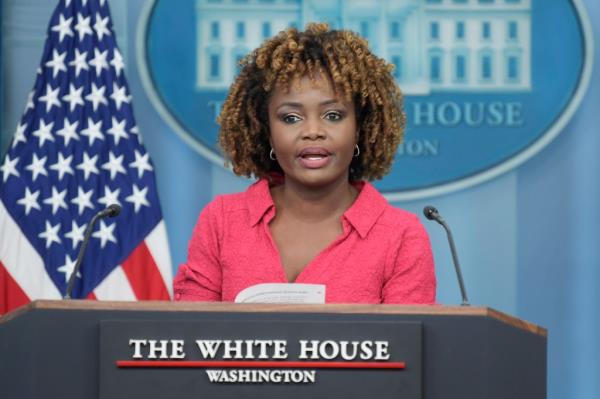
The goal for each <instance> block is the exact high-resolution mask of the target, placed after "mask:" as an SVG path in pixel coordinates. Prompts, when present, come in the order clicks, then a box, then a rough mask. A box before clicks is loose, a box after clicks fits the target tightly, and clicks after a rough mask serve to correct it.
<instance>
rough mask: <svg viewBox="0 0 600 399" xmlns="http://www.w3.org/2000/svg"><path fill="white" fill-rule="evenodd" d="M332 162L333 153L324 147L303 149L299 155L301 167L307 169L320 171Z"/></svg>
mask: <svg viewBox="0 0 600 399" xmlns="http://www.w3.org/2000/svg"><path fill="white" fill-rule="evenodd" d="M330 160H331V153H330V152H329V151H328V150H326V149H325V148H322V147H308V148H303V149H302V150H301V151H300V153H299V154H298V161H299V162H300V165H302V166H303V167H305V168H307V169H319V168H322V167H324V166H325V165H327V164H328V163H329V161H330Z"/></svg>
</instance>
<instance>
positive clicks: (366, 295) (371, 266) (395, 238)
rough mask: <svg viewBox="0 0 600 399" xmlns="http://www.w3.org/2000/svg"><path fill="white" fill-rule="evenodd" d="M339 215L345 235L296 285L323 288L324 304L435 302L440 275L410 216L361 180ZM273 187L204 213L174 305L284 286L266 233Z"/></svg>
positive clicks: (257, 188)
mask: <svg viewBox="0 0 600 399" xmlns="http://www.w3.org/2000/svg"><path fill="white" fill-rule="evenodd" d="M357 188H358V189H359V190H360V193H359V195H358V197H357V199H356V200H355V202H354V204H352V206H351V207H350V208H349V209H348V210H347V211H346V212H345V213H344V214H343V216H342V228H343V232H342V234H341V235H340V236H339V237H338V238H337V239H336V240H335V241H333V242H332V243H331V244H330V245H329V246H328V247H327V248H326V249H324V250H323V251H322V252H321V253H319V254H318V255H317V256H316V257H315V258H314V259H313V260H312V261H311V262H310V263H309V264H308V265H307V266H306V267H305V268H304V270H303V271H302V272H301V273H300V274H299V275H298V277H297V279H296V281H295V282H297V283H309V284H310V283H312V284H324V285H325V286H326V291H325V292H326V293H325V297H326V302H327V303H403V304H433V303H434V302H435V287H436V281H435V274H434V265H433V256H432V254H431V247H430V243H429V237H428V236H427V232H426V231H425V229H424V228H423V226H422V225H421V223H420V222H419V220H418V218H417V217H416V216H415V215H413V214H412V213H409V212H406V211H403V210H401V209H398V208H394V207H392V206H391V205H390V204H389V203H388V202H387V200H386V199H385V198H383V196H382V195H381V194H379V192H378V191H377V190H376V189H375V188H374V187H373V186H372V185H371V184H369V183H360V184H359V185H358V186H357ZM274 217H275V205H274V203H273V199H272V198H271V194H270V191H269V183H268V182H267V181H266V180H259V181H258V182H256V183H254V184H253V185H251V186H250V187H249V188H248V190H247V191H245V192H243V193H237V194H230V195H222V196H218V197H216V198H215V199H214V200H213V201H212V202H211V203H210V204H208V205H207V206H206V208H205V209H204V210H203V211H202V213H201V214H200V219H199V221H198V224H197V225H196V228H195V229H194V233H193V235H192V239H191V240H190V243H189V254H188V260H187V263H185V264H182V265H181V266H180V268H179V271H178V272H177V275H176V276H175V281H174V290H175V300H196V301H233V300H234V299H235V297H236V295H237V294H238V293H239V292H240V291H241V290H243V289H245V288H247V287H249V286H252V285H255V284H260V283H287V278H286V275H285V272H284V269H283V266H282V264H281V260H280V256H279V252H278V250H277V247H276V245H275V241H274V240H273V237H272V236H271V232H270V230H269V222H270V221H271V220H272V219H273V218H274Z"/></svg>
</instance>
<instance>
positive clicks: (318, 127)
mask: <svg viewBox="0 0 600 399" xmlns="http://www.w3.org/2000/svg"><path fill="white" fill-rule="evenodd" d="M322 122H323V121H322V120H321V118H307V119H306V124H305V126H304V127H305V129H304V130H303V132H302V138H303V139H306V140H316V139H323V138H325V136H326V135H327V133H326V132H325V129H324V127H323V123H322Z"/></svg>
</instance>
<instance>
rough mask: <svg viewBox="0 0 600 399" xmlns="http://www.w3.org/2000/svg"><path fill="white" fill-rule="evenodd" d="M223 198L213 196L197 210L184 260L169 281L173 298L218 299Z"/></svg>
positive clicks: (220, 277)
mask: <svg viewBox="0 0 600 399" xmlns="http://www.w3.org/2000/svg"><path fill="white" fill-rule="evenodd" d="M222 219H223V200H222V198H221V197H217V198H216V199H215V200H214V201H212V202H211V203H209V204H208V205H207V206H206V207H205V208H204V209H203V210H202V212H201V213H200V217H199V219H198V222H197V224H196V227H195V228H194V232H193V233H192V238H191V239H190V242H189V246H188V259H187V262H186V263H184V264H182V265H181V266H180V267H179V270H178V271H177V274H176V275H175V279H174V281H173V291H174V293H175V300H176V301H220V300H221V280H222V272H221V264H220V260H219V259H220V256H219V253H220V237H221V234H222V227H223V225H222Z"/></svg>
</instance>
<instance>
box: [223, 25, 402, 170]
mask: <svg viewBox="0 0 600 399" xmlns="http://www.w3.org/2000/svg"><path fill="white" fill-rule="evenodd" d="M240 66H241V71H240V73H239V75H238V76H237V78H236V80H235V82H234V83H233V84H232V86H231V88H230V90H229V94H228V96H227V99H226V101H225V103H224V104H223V108H222V110H221V114H220V115H219V118H218V122H219V124H220V125H221V129H220V133H219V144H220V146H221V148H222V149H223V152H224V154H225V156H226V157H227V158H228V160H229V162H231V165H232V167H233V171H234V173H235V174H237V175H240V176H246V177H251V176H252V175H254V176H256V177H259V178H269V177H270V176H271V175H272V174H273V173H274V172H278V173H281V172H282V171H281V168H280V167H279V165H278V164H277V161H273V160H271V159H270V158H269V151H270V144H269V135H270V132H269V121H268V112H267V107H268V102H269V97H270V94H271V93H272V92H273V90H274V88H275V87H284V88H286V89H289V86H290V84H291V82H292V81H294V80H295V79H300V78H302V77H304V76H308V77H309V78H310V79H311V81H313V82H315V81H316V76H318V74H319V73H323V72H324V73H325V74H326V76H328V77H329V79H330V80H331V82H332V83H333V86H334V89H335V91H336V93H337V94H338V95H340V96H343V98H345V100H346V101H348V102H352V103H353V104H354V106H355V108H356V119H357V120H356V124H357V127H358V129H359V137H358V146H359V148H360V156H359V157H356V158H354V159H353V161H352V164H351V165H350V176H349V179H350V180H353V181H354V180H360V179H366V180H374V179H380V178H382V177H383V176H384V175H385V174H386V173H387V172H388V171H389V169H390V167H391V164H392V162H393V160H394V155H395V153H396V149H397V147H398V145H399V144H400V142H401V141H402V137H403V133H404V126H405V123H406V120H405V116H404V113H403V112H402V101H403V99H402V94H401V93H400V89H399V88H398V86H397V85H396V82H395V81H394V78H393V77H392V75H391V71H392V70H393V68H394V67H393V65H391V64H388V63H387V62H386V61H385V60H383V59H381V58H379V57H377V56H376V55H374V54H373V53H371V50H370V49H369V45H368V43H367V41H366V40H364V39H363V38H361V37H360V36H358V35H357V34H355V33H353V32H351V31H347V30H331V29H329V26H328V25H327V24H317V23H312V24H308V25H307V26H306V30H305V31H303V32H299V31H298V30H296V29H295V28H290V29H288V30H286V31H282V32H280V33H279V34H278V35H277V36H275V37H273V38H271V39H269V40H267V41H265V42H264V43H263V44H262V45H261V46H260V47H259V48H257V49H256V50H254V51H253V52H252V53H250V54H249V55H247V56H246V57H245V58H244V59H243V60H242V61H241V64H240Z"/></svg>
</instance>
